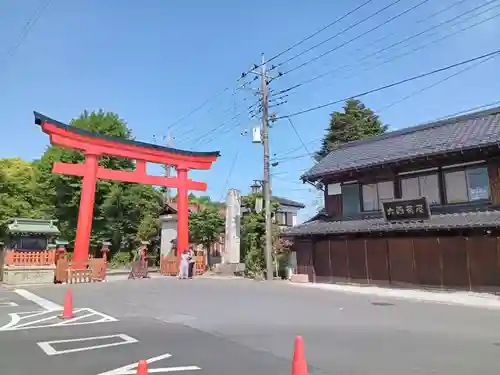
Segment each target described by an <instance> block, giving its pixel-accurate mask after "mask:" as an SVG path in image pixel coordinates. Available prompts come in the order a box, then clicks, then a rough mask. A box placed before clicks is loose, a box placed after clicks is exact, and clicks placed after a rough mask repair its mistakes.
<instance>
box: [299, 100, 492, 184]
mask: <svg viewBox="0 0 500 375" xmlns="http://www.w3.org/2000/svg"><path fill="white" fill-rule="evenodd" d="M499 143H500V107H495V108H490V109H488V110H484V111H479V112H474V113H469V114H466V115H462V116H458V117H453V118H448V119H445V120H440V121H435V122H431V123H427V124H423V125H418V126H414V127H409V128H405V129H401V130H396V131H393V132H389V133H386V134H383V135H380V136H377V137H372V138H367V139H363V140H359V141H354V142H349V143H347V144H345V145H341V146H340V147H339V148H337V149H335V150H334V151H332V152H330V153H329V154H328V155H327V156H326V157H325V158H323V159H322V160H321V161H320V162H318V163H317V164H315V165H314V166H313V167H312V168H311V169H310V170H309V171H307V172H306V173H305V174H304V175H302V176H301V178H302V179H303V180H309V181H315V180H317V179H319V178H321V177H323V176H326V175H334V174H337V173H344V172H349V171H354V170H359V169H363V168H369V167H375V166H380V165H383V164H389V163H397V162H401V161H404V160H409V159H416V158H425V157H430V156H435V155H443V154H447V153H450V152H456V151H466V150H470V149H477V148H482V147H489V146H496V145H498V144H499Z"/></svg>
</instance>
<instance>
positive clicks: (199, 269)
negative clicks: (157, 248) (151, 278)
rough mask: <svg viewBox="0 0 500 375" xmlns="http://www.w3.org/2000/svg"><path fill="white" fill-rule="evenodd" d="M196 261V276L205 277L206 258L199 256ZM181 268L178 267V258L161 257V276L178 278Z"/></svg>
mask: <svg viewBox="0 0 500 375" xmlns="http://www.w3.org/2000/svg"><path fill="white" fill-rule="evenodd" d="M195 259H196V263H195V264H196V269H195V275H203V274H204V273H205V266H206V264H205V256H203V255H198V256H196V257H195ZM178 273H179V267H178V266H177V257H176V256H162V257H160V274H161V275H163V276H177V275H178Z"/></svg>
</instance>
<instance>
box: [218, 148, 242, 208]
mask: <svg viewBox="0 0 500 375" xmlns="http://www.w3.org/2000/svg"><path fill="white" fill-rule="evenodd" d="M239 154H240V149H238V150H237V151H236V154H235V155H234V157H233V161H232V162H231V167H229V173H228V174H227V178H226V183H225V184H224V186H225V187H224V190H222V193H221V196H220V199H219V201H220V202H222V199H224V193H225V192H226V190H227V188H228V187H229V180H230V179H231V175H232V174H233V169H234V167H235V165H236V161H237V160H238V156H239Z"/></svg>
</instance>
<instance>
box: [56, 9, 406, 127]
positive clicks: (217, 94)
mask: <svg viewBox="0 0 500 375" xmlns="http://www.w3.org/2000/svg"><path fill="white" fill-rule="evenodd" d="M49 1H50V0H49ZM372 1H373V0H367V1H365V2H364V3H362V4H361V5H359V6H357V7H356V8H354V9H353V10H351V11H349V12H347V13H346V14H344V15H343V16H341V17H339V18H337V19H336V20H335V21H333V22H331V23H329V24H328V25H326V26H324V27H322V28H321V29H319V30H317V31H315V32H314V33H312V34H311V35H309V36H307V37H305V38H303V39H301V40H300V41H298V42H297V43H295V44H293V45H291V46H290V47H288V48H286V49H285V50H283V51H281V52H279V53H277V54H276V55H274V56H273V57H271V58H270V59H269V60H268V63H269V62H270V61H273V60H275V59H277V58H278V57H280V56H282V55H283V54H285V53H287V52H289V51H291V50H292V49H294V48H296V47H298V46H300V45H301V44H303V43H305V42H307V41H308V40H310V39H312V38H313V37H315V36H316V35H318V34H320V33H321V32H323V31H325V30H327V29H328V28H330V27H332V26H334V25H335V24H337V23H339V22H340V21H342V20H344V19H345V18H347V17H348V16H350V15H351V14H353V13H355V12H356V11H358V10H360V9H361V8H363V7H364V6H366V5H368V4H369V3H371V2H372ZM399 1H401V0H399ZM260 67H262V64H260V65H254V66H253V68H252V69H250V70H249V71H247V72H246V73H243V74H242V75H241V77H240V78H239V79H238V81H240V80H241V79H243V78H245V77H246V75H247V74H249V73H250V72H251V71H252V70H253V69H257V68H260ZM229 89H230V87H229V86H228V87H226V88H224V89H223V90H221V91H218V92H216V93H215V94H213V95H211V96H209V97H208V98H207V99H205V100H204V101H203V102H202V103H201V104H200V105H198V106H197V107H195V108H193V109H192V110H191V111H189V112H188V113H187V114H186V115H184V116H182V117H181V118H179V119H178V120H176V121H174V122H173V123H171V124H170V125H169V126H167V130H170V129H171V128H172V127H174V126H176V125H178V124H179V123H181V122H182V121H184V120H185V119H187V118H188V117H190V116H191V115H193V114H194V113H196V112H198V111H199V110H201V109H202V108H203V107H204V106H205V105H207V104H208V103H209V102H211V101H213V100H214V99H216V98H217V97H219V96H220V95H222V94H224V93H225V92H227V91H228V90H229Z"/></svg>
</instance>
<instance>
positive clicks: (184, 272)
mask: <svg viewBox="0 0 500 375" xmlns="http://www.w3.org/2000/svg"><path fill="white" fill-rule="evenodd" d="M188 273H189V254H188V251H187V250H184V251H183V252H182V255H181V264H180V265H179V279H187V278H188Z"/></svg>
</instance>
